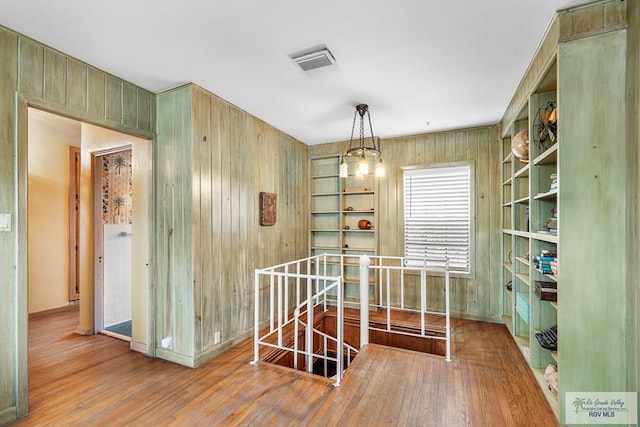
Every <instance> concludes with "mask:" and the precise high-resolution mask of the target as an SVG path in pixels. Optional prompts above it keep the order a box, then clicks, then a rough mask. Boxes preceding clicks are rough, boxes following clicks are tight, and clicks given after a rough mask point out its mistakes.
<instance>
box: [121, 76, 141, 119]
mask: <svg viewBox="0 0 640 427" xmlns="http://www.w3.org/2000/svg"><path fill="white" fill-rule="evenodd" d="M122 124H124V125H127V126H132V127H134V126H136V125H137V124H138V88H137V87H135V86H134V85H132V84H131V83H127V82H122Z"/></svg>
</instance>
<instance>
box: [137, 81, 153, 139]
mask: <svg viewBox="0 0 640 427" xmlns="http://www.w3.org/2000/svg"><path fill="white" fill-rule="evenodd" d="M136 92H137V99H138V104H137V106H138V111H137V113H136V118H137V123H136V126H137V127H138V128H140V129H144V130H147V131H149V132H151V131H153V123H154V120H153V119H154V116H153V112H154V107H153V106H154V105H155V103H154V100H153V94H152V93H151V92H147V91H146V90H143V89H140V88H137V89H136Z"/></svg>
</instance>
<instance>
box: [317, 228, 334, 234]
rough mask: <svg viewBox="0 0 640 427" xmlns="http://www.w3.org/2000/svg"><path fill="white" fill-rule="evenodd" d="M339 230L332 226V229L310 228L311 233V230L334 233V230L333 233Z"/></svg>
mask: <svg viewBox="0 0 640 427" xmlns="http://www.w3.org/2000/svg"><path fill="white" fill-rule="evenodd" d="M339 231H340V230H338V229H337V228H332V229H329V228H314V229H312V230H311V232H312V233H313V232H316V233H334V232H335V233H337V232H339Z"/></svg>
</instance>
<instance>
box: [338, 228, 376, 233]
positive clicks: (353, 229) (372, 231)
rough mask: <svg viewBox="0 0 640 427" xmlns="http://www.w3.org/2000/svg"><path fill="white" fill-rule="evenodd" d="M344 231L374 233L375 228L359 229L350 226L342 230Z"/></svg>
mask: <svg viewBox="0 0 640 427" xmlns="http://www.w3.org/2000/svg"><path fill="white" fill-rule="evenodd" d="M342 231H343V232H345V233H375V231H376V230H375V229H371V230H360V229H358V228H350V229H348V230H342Z"/></svg>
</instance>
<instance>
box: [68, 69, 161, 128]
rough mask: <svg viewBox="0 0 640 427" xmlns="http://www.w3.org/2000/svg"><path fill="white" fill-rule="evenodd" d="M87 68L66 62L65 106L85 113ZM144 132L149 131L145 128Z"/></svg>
mask: <svg viewBox="0 0 640 427" xmlns="http://www.w3.org/2000/svg"><path fill="white" fill-rule="evenodd" d="M88 75H89V67H87V66H86V65H85V64H83V63H81V62H79V61H73V60H67V85H66V86H67V99H66V101H67V106H68V107H69V108H70V109H72V110H77V111H87V107H88V103H87V99H88ZM146 130H151V129H150V128H147V129H146Z"/></svg>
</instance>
